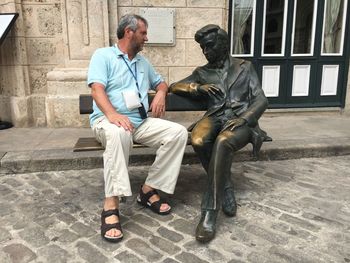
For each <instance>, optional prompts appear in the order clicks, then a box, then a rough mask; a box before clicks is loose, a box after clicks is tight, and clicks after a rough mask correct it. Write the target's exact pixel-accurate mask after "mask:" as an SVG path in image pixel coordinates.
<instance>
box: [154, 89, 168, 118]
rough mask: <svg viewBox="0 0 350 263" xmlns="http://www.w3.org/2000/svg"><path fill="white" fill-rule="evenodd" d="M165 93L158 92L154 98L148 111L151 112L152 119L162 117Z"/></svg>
mask: <svg viewBox="0 0 350 263" xmlns="http://www.w3.org/2000/svg"><path fill="white" fill-rule="evenodd" d="M166 94H167V92H166V91H164V90H158V91H157V93H156V95H155V96H154V98H153V100H152V103H151V106H150V110H151V111H152V117H155V118H159V117H163V116H164V113H165V97H166Z"/></svg>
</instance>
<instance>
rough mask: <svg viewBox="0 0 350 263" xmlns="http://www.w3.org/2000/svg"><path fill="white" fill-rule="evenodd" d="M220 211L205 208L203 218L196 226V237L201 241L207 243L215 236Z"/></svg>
mask: <svg viewBox="0 0 350 263" xmlns="http://www.w3.org/2000/svg"><path fill="white" fill-rule="evenodd" d="M217 215H218V211H216V210H204V211H202V216H201V219H200V221H199V223H198V225H197V228H196V239H197V241H199V242H202V243H206V242H209V241H210V240H212V239H213V238H214V236H215V225H216V217H217Z"/></svg>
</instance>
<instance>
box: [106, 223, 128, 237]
mask: <svg viewBox="0 0 350 263" xmlns="http://www.w3.org/2000/svg"><path fill="white" fill-rule="evenodd" d="M114 228H115V229H118V230H119V231H120V232H123V231H122V227H121V225H120V222H118V223H114V224H102V225H101V232H102V233H103V235H104V234H106V232H107V231H109V230H111V229H114Z"/></svg>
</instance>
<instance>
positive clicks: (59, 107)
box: [46, 0, 117, 127]
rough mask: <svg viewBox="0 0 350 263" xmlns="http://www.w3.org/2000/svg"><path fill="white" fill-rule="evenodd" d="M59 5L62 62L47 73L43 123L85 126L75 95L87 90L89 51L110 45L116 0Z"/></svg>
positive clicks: (76, 0)
mask: <svg viewBox="0 0 350 263" xmlns="http://www.w3.org/2000/svg"><path fill="white" fill-rule="evenodd" d="M61 7H62V12H61V13H62V21H63V22H62V24H63V30H62V34H63V40H64V46H65V47H64V62H63V64H62V65H60V66H59V67H57V68H55V69H54V70H53V71H51V72H49V73H48V74H47V80H48V96H47V98H46V118H47V125H48V127H72V126H73V127H79V126H87V125H88V120H87V116H83V117H82V116H80V114H79V101H78V98H79V94H86V93H90V89H89V88H88V87H87V85H86V73H87V67H88V63H89V60H90V58H91V55H92V53H93V52H94V51H95V50H96V49H97V48H100V47H105V46H109V45H110V32H109V28H110V25H109V23H110V21H115V20H116V19H117V0H109V1H106V0H61ZM109 10H110V14H109V12H108V11H109ZM110 16H113V17H110Z"/></svg>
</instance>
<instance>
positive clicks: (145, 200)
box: [137, 186, 171, 215]
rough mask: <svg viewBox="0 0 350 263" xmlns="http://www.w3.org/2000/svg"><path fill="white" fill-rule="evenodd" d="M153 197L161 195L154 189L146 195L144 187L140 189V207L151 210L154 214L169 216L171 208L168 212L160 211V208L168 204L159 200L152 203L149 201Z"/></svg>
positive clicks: (138, 201)
mask: <svg viewBox="0 0 350 263" xmlns="http://www.w3.org/2000/svg"><path fill="white" fill-rule="evenodd" d="M153 195H159V194H158V192H157V190H155V189H153V190H151V191H149V192H147V193H144V192H143V191H142V186H141V189H140V193H139V195H138V196H137V203H139V204H140V205H142V206H144V207H147V208H149V209H151V210H152V211H153V212H155V213H157V214H159V215H168V214H169V213H170V210H171V207H170V206H169V209H168V210H166V211H161V210H160V206H161V205H162V204H167V203H166V202H163V201H162V200H161V199H159V200H158V201H155V202H153V203H150V201H149V199H150V198H151V197H152V196H153Z"/></svg>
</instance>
